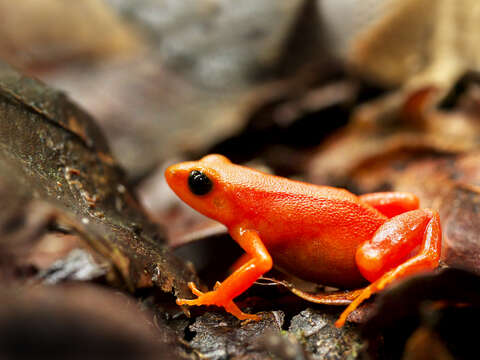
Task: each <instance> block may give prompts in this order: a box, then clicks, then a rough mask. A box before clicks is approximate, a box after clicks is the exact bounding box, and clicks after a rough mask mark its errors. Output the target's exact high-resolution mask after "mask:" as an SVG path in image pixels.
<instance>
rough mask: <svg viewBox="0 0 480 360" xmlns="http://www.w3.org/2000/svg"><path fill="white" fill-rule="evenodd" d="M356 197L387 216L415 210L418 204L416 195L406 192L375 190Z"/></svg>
mask: <svg viewBox="0 0 480 360" xmlns="http://www.w3.org/2000/svg"><path fill="white" fill-rule="evenodd" d="M358 198H359V199H360V200H361V201H362V202H364V203H367V204H368V205H370V206H371V207H374V208H375V209H377V210H378V211H380V212H381V213H382V214H383V215H385V216H387V217H389V218H392V217H394V216H397V215H400V214H403V213H404V212H407V211H411V210H416V209H418V206H419V200H418V197H417V196H416V195H414V194H411V193H407V192H377V193H370V194H364V195H360V196H359V197H358Z"/></svg>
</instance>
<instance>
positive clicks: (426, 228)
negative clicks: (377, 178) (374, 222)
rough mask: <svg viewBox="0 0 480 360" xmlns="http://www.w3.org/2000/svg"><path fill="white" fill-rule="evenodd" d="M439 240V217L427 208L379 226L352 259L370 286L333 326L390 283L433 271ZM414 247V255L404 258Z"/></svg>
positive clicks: (407, 213)
mask: <svg viewBox="0 0 480 360" xmlns="http://www.w3.org/2000/svg"><path fill="white" fill-rule="evenodd" d="M441 240H442V232H441V228H440V217H439V215H438V212H437V211H435V210H431V209H422V210H413V211H409V212H406V213H403V214H401V215H398V216H396V217H394V218H392V219H390V220H389V221H387V222H386V223H385V224H383V225H382V226H380V228H379V229H378V230H377V231H376V233H375V234H374V236H373V237H372V239H371V240H369V241H367V242H365V243H363V244H362V245H360V247H359V248H358V249H357V252H356V256H355V260H356V263H357V266H358V269H359V270H360V272H361V273H362V275H363V276H364V277H365V278H366V279H367V280H369V281H371V282H372V283H371V284H370V285H369V286H367V287H366V288H365V289H363V291H362V292H361V294H360V295H359V296H358V297H357V298H356V299H355V300H354V301H353V302H352V303H351V304H350V305H349V306H348V307H347V309H346V310H345V311H344V312H343V313H342V315H341V316H340V318H339V319H338V320H337V322H336V323H335V325H336V326H337V327H340V326H342V325H343V324H344V323H345V320H346V318H347V316H348V314H350V313H351V312H352V311H353V310H354V309H355V308H357V307H358V306H359V305H360V304H361V303H362V302H363V301H364V300H365V299H368V298H369V297H370V296H371V295H372V294H374V293H376V292H378V291H380V290H382V289H383V288H385V286H387V285H389V284H390V283H392V282H393V281H395V280H397V279H400V278H403V277H405V276H408V275H411V274H415V273H417V272H420V271H425V270H430V269H434V268H436V267H437V266H438V262H439V260H440V251H441ZM417 247H419V250H418V252H417V254H416V255H414V256H413V257H410V258H408V257H409V255H410V254H411V253H412V252H414V251H415V250H416V248H417ZM405 259H407V260H405Z"/></svg>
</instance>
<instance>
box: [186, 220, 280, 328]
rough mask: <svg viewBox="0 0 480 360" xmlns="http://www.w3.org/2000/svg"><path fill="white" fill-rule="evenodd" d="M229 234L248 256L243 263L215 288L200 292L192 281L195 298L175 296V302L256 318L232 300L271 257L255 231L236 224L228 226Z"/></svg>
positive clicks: (264, 269) (264, 268) (265, 267)
mask: <svg viewBox="0 0 480 360" xmlns="http://www.w3.org/2000/svg"><path fill="white" fill-rule="evenodd" d="M230 235H231V236H232V237H233V239H234V240H235V241H237V242H238V244H239V245H240V246H241V247H242V249H243V250H245V252H246V253H247V254H248V255H249V256H250V257H251V258H250V260H248V261H247V262H245V263H244V264H243V265H242V266H240V267H239V268H238V269H236V270H235V272H234V273H233V274H231V275H230V276H229V277H228V278H227V279H225V280H224V281H223V282H222V283H220V284H219V285H218V286H216V288H215V290H213V291H209V292H206V293H202V292H200V291H198V290H197V289H196V287H195V285H194V284H191V285H190V289H192V292H193V293H194V294H196V295H198V298H197V299H193V300H189V299H177V304H178V305H216V306H222V307H224V308H225V310H226V311H228V312H229V313H231V314H233V315H234V316H236V317H237V318H239V319H240V320H246V319H250V320H259V319H260V318H259V316H257V315H253V314H246V313H243V312H242V311H241V310H240V309H239V308H238V307H237V306H236V305H235V303H234V302H233V299H234V298H235V297H237V296H238V295H240V294H241V293H243V292H244V291H245V290H247V289H248V288H249V287H250V286H251V285H252V284H253V283H254V282H255V281H256V280H257V279H258V278H259V277H260V276H262V275H263V274H264V273H266V272H267V271H269V270H270V269H271V268H272V265H273V263H272V258H271V257H270V254H269V253H268V251H267V249H266V248H265V246H264V245H263V243H262V241H261V239H260V237H259V236H258V233H257V232H256V231H253V230H248V229H245V228H243V227H241V226H236V227H233V228H231V229H230Z"/></svg>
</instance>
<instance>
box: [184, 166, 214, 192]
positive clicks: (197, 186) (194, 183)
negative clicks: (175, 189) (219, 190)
mask: <svg viewBox="0 0 480 360" xmlns="http://www.w3.org/2000/svg"><path fill="white" fill-rule="evenodd" d="M188 187H189V188H190V191H191V192H192V193H194V194H195V195H205V194H208V193H209V192H210V190H212V187H213V183H212V180H210V178H209V177H208V176H207V175H205V174H204V173H203V172H201V171H198V170H192V171H191V172H190V175H188Z"/></svg>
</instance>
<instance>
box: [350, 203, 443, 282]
mask: <svg viewBox="0 0 480 360" xmlns="http://www.w3.org/2000/svg"><path fill="white" fill-rule="evenodd" d="M430 228H433V230H434V232H435V234H436V235H435V237H433V238H432V235H431V234H430V235H429V231H431V229H430ZM429 229H430V230H429ZM440 239H441V231H440V221H439V218H438V213H437V212H436V211H434V210H429V209H422V210H413V211H409V212H406V213H403V214H401V215H398V216H395V217H393V218H392V219H390V220H388V221H387V222H386V223H385V224H383V225H382V226H381V227H380V228H379V229H378V230H377V231H376V232H375V234H374V235H373V237H372V239H370V240H368V241H366V242H365V243H363V244H361V245H360V246H359V248H358V249H357V252H356V256H355V260H356V263H357V266H358V269H359V270H360V272H361V273H362V275H363V276H364V277H365V278H366V279H367V280H369V281H370V282H373V281H375V280H377V279H378V278H379V277H380V276H382V275H383V274H384V273H386V272H387V271H389V270H391V269H393V268H395V267H397V266H399V265H401V264H402V263H404V262H406V261H407V260H408V259H409V258H411V257H413V256H414V255H415V251H416V252H417V253H420V252H422V251H427V250H428V248H429V247H432V246H435V248H437V247H439V246H440ZM418 249H420V250H418ZM437 255H438V257H439V253H438V254H436V255H435V256H437ZM437 262H438V259H437Z"/></svg>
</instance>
